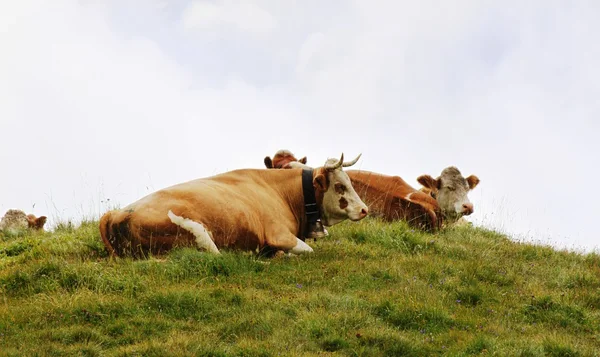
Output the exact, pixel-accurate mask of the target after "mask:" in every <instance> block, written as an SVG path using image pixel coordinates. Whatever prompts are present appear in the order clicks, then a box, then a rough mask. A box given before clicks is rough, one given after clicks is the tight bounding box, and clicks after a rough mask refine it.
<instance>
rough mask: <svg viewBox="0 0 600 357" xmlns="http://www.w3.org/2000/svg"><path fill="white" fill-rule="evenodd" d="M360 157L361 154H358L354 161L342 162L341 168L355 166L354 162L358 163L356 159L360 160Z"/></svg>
mask: <svg viewBox="0 0 600 357" xmlns="http://www.w3.org/2000/svg"><path fill="white" fill-rule="evenodd" d="M361 155H362V153H360V154H358V156H357V157H356V159H354V160H352V161H350V162H344V163H343V164H342V167H350V166H352V165H354V164H356V162H357V161H358V159H360V156H361Z"/></svg>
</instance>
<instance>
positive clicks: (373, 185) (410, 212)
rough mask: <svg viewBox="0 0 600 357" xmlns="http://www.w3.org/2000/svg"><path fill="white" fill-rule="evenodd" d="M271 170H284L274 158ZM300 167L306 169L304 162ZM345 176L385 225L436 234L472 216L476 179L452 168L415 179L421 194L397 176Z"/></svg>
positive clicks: (363, 173)
mask: <svg viewBox="0 0 600 357" xmlns="http://www.w3.org/2000/svg"><path fill="white" fill-rule="evenodd" d="M285 151H286V152H288V151H287V150H285ZM280 152H281V151H280ZM276 156H277V155H276ZM265 161H266V158H265ZM285 165H287V166H288V167H289V165H290V163H289V162H286V163H285ZM298 165H299V164H298ZM266 166H267V167H268V165H266ZM271 166H272V167H273V168H285V166H284V165H282V164H280V163H279V162H278V161H277V160H275V158H274V160H272V165H271ZM302 166H303V167H308V166H306V160H305V161H304V163H302ZM346 173H347V174H348V177H350V180H351V182H352V186H353V187H354V189H355V190H356V192H357V193H358V195H359V196H360V197H361V199H362V200H363V201H364V202H365V203H366V204H367V205H368V206H369V210H370V212H371V214H372V215H374V216H380V217H382V218H384V219H385V220H388V221H392V220H404V221H407V222H408V224H409V225H411V226H415V227H418V228H421V229H425V230H429V231H436V230H437V229H439V228H441V226H442V224H444V225H448V224H452V223H454V222H456V221H457V220H458V219H459V218H461V217H462V216H464V215H469V214H471V213H473V204H472V203H471V202H470V201H469V199H468V197H467V193H468V191H469V190H471V189H473V188H475V186H477V184H478V183H479V179H478V178H477V177H476V176H474V175H471V176H469V177H467V179H465V178H463V177H462V175H461V174H460V171H458V169H456V168H455V167H452V166H451V167H448V168H446V169H444V170H443V171H442V175H441V176H440V177H438V178H437V179H433V178H432V177H431V176H429V175H421V176H419V178H418V182H419V183H421V184H422V185H424V186H427V187H428V188H427V189H425V190H421V191H419V190H416V189H414V188H413V187H412V186H410V185H409V184H408V183H406V181H404V180H403V179H402V178H401V177H399V176H388V175H382V174H378V173H374V172H369V171H362V170H360V171H358V170H350V171H347V172H346ZM466 188H468V189H466ZM426 190H427V191H426ZM424 191H425V192H424ZM440 194H441V195H440Z"/></svg>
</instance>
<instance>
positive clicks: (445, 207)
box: [417, 166, 479, 223]
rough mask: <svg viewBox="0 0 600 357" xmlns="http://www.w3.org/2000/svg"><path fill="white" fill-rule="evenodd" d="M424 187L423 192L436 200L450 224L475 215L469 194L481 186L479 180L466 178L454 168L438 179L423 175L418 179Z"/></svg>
mask: <svg viewBox="0 0 600 357" xmlns="http://www.w3.org/2000/svg"><path fill="white" fill-rule="evenodd" d="M417 182H419V183H420V184H421V185H423V187H422V188H421V189H420V191H421V192H424V193H425V194H428V195H430V196H431V197H432V198H434V199H435V200H436V201H437V202H438V204H439V206H440V208H441V210H442V213H443V215H444V218H445V219H446V220H447V221H448V222H449V223H450V222H456V221H458V220H459V219H461V218H462V217H463V216H468V215H470V214H472V213H473V211H474V209H473V204H472V203H471V202H470V201H469V198H468V196H467V194H468V193H469V191H471V190H473V189H474V188H475V187H476V186H477V185H478V184H479V178H478V177H477V176H475V175H470V176H468V177H467V178H464V177H463V175H462V174H461V172H460V170H458V169H457V168H456V167H454V166H449V167H446V168H445V169H444V170H442V173H441V175H440V176H438V177H437V178H435V179H434V178H433V177H431V176H430V175H421V176H419V177H418V178H417Z"/></svg>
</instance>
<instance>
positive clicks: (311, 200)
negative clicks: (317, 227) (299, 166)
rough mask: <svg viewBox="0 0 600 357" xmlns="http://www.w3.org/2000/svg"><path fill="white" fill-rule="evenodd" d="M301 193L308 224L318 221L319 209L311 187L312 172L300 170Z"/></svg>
mask: <svg viewBox="0 0 600 357" xmlns="http://www.w3.org/2000/svg"><path fill="white" fill-rule="evenodd" d="M302 193H303V194H304V212H305V213H306V219H307V220H308V222H309V223H315V222H316V221H317V220H319V207H318V206H317V197H316V196H315V187H314V186H313V170H306V169H303V170H302Z"/></svg>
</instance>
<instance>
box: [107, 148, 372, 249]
mask: <svg viewBox="0 0 600 357" xmlns="http://www.w3.org/2000/svg"><path fill="white" fill-rule="evenodd" d="M343 158H344V155H343V154H342V158H341V159H340V160H335V159H329V160H327V161H326V163H325V165H324V166H323V167H320V168H316V169H314V170H312V171H303V170H299V169H291V170H253V169H243V170H235V171H231V172H226V173H223V174H220V175H216V176H212V177H209V178H203V179H198V180H194V181H189V182H186V183H182V184H179V185H175V186H172V187H169V188H165V189H163V190H160V191H157V192H155V193H152V194H150V195H148V196H146V197H144V198H142V199H140V200H138V201H137V202H134V203H132V204H130V205H129V206H127V207H125V208H123V209H120V210H115V211H110V212H107V213H106V214H104V216H102V218H101V219H100V234H101V236H102V240H103V242H104V245H105V246H106V248H107V250H108V251H109V252H110V253H111V255H128V254H131V255H133V256H146V255H147V254H148V252H151V253H153V254H160V253H162V252H165V251H168V250H169V249H171V248H173V247H175V246H186V245H187V246H189V245H194V244H195V245H196V246H197V247H198V248H201V249H205V250H207V251H209V252H213V253H219V249H221V248H224V247H232V248H238V249H245V250H257V249H259V250H263V249H265V248H266V250H267V251H277V250H283V251H284V252H288V253H293V254H302V253H309V252H312V251H313V250H312V248H311V247H310V246H309V245H308V244H306V243H304V241H302V240H300V239H298V237H304V235H305V232H304V229H303V228H304V227H305V226H306V220H307V218H306V215H307V212H306V210H305V205H304V204H305V202H304V197H305V195H304V191H305V190H307V189H308V190H309V191H310V190H313V189H314V200H315V203H316V208H317V209H318V210H317V211H316V212H318V213H319V214H320V218H321V219H322V221H323V223H324V224H327V225H334V224H337V223H339V222H341V221H343V220H345V219H350V220H352V221H358V220H361V219H363V218H364V217H366V216H367V213H368V210H367V206H366V205H365V204H364V203H363V202H362V201H361V200H360V198H359V197H358V195H357V194H356V192H355V191H354V189H353V188H352V184H351V183H350V179H349V178H348V175H346V173H345V172H344V171H343V170H342V167H344V166H348V165H347V163H344V161H343ZM354 162H355V161H354ZM305 174H308V175H310V176H307V178H308V184H303V182H306V180H304V179H303V176H304V175H305ZM307 186H310V187H307Z"/></svg>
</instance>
